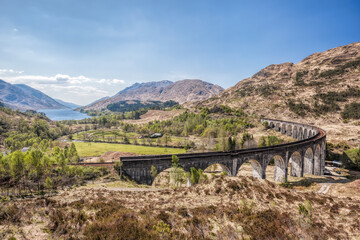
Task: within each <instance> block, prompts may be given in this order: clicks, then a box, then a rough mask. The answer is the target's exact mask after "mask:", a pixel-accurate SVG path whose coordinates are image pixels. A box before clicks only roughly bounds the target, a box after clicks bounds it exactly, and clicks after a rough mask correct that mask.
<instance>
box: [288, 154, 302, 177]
mask: <svg viewBox="0 0 360 240" xmlns="http://www.w3.org/2000/svg"><path fill="white" fill-rule="evenodd" d="M289 165H290V171H289V172H290V176H293V177H302V171H301V170H302V157H301V154H300V153H299V152H294V153H293V154H291V157H290V160H289Z"/></svg>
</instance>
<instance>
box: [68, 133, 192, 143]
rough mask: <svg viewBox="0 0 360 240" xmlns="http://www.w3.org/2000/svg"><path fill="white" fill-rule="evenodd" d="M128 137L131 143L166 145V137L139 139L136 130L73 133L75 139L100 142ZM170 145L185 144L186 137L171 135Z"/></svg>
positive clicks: (116, 140)
mask: <svg viewBox="0 0 360 240" xmlns="http://www.w3.org/2000/svg"><path fill="white" fill-rule="evenodd" d="M84 135H85V137H84ZM125 135H126V137H127V138H128V140H129V142H130V143H131V144H135V145H136V144H142V145H161V146H164V145H165V137H161V138H144V139H139V138H137V136H139V135H141V134H138V133H135V132H127V133H124V132H123V131H120V130H106V131H103V130H100V129H99V130H89V131H86V132H81V133H77V134H74V135H73V139H74V140H90V141H95V142H96V141H98V142H118V143H124V136H125ZM167 144H168V145H170V146H183V145H185V140H184V138H181V137H176V136H170V137H169V140H168V143H167Z"/></svg>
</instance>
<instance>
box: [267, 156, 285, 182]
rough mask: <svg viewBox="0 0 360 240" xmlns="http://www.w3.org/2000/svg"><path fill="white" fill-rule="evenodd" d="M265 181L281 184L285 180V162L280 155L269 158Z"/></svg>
mask: <svg viewBox="0 0 360 240" xmlns="http://www.w3.org/2000/svg"><path fill="white" fill-rule="evenodd" d="M265 173H266V179H268V180H269V181H275V182H282V181H284V180H285V177H286V176H285V175H286V174H285V161H284V158H283V157H281V156H280V155H275V156H273V157H272V158H270V160H269V162H268V164H267V166H266V171H265Z"/></svg>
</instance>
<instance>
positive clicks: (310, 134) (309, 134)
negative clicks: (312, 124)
mask: <svg viewBox="0 0 360 240" xmlns="http://www.w3.org/2000/svg"><path fill="white" fill-rule="evenodd" d="M308 137H309V138H311V137H312V131H311V130H309V132H308Z"/></svg>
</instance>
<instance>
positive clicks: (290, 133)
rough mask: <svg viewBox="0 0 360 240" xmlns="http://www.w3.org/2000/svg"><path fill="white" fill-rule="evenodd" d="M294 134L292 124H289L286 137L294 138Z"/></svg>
mask: <svg viewBox="0 0 360 240" xmlns="http://www.w3.org/2000/svg"><path fill="white" fill-rule="evenodd" d="M292 132H293V128H292V125H291V124H289V125H287V128H286V135H288V136H290V137H291V136H292Z"/></svg>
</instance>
